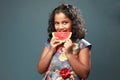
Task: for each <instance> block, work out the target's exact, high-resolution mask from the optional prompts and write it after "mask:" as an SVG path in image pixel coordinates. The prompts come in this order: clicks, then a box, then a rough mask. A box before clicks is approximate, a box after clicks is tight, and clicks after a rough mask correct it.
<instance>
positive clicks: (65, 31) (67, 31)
mask: <svg viewBox="0 0 120 80" xmlns="http://www.w3.org/2000/svg"><path fill="white" fill-rule="evenodd" d="M58 32H68V31H67V30H59V31H58Z"/></svg>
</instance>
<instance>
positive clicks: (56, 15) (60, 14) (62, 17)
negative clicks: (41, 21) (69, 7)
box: [54, 12, 70, 20]
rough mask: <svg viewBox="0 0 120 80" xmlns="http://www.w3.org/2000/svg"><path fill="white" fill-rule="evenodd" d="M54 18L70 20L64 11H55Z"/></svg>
mask: <svg viewBox="0 0 120 80" xmlns="http://www.w3.org/2000/svg"><path fill="white" fill-rule="evenodd" d="M54 19H55V20H63V19H64V20H70V19H69V17H67V16H66V15H65V14H64V13H62V12H60V13H56V14H55V16H54Z"/></svg>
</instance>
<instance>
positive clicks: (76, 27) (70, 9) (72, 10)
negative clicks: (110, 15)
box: [48, 4, 86, 42]
mask: <svg viewBox="0 0 120 80" xmlns="http://www.w3.org/2000/svg"><path fill="white" fill-rule="evenodd" d="M60 12H62V13H64V14H65V15H66V16H67V17H68V18H69V19H70V20H71V21H72V31H71V32H72V36H71V40H72V41H73V42H74V41H76V40H77V39H82V38H84V37H85V34H86V28H85V26H84V22H83V19H82V18H81V16H80V11H79V10H78V9H77V8H76V7H75V6H73V5H71V4H60V5H59V6H58V7H56V8H55V9H54V10H53V11H52V13H51V15H50V17H49V22H48V25H49V26H48V36H49V38H48V42H50V40H51V38H52V32H55V31H56V30H55V26H54V16H55V14H56V13H60Z"/></svg>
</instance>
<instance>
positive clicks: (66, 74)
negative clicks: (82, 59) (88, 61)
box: [60, 68, 71, 79]
mask: <svg viewBox="0 0 120 80" xmlns="http://www.w3.org/2000/svg"><path fill="white" fill-rule="evenodd" d="M60 75H61V76H62V78H64V79H66V78H68V77H70V76H71V73H70V69H69V68H63V69H62V70H61V71H60Z"/></svg>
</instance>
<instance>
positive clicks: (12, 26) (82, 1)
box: [0, 0, 120, 80]
mask: <svg viewBox="0 0 120 80" xmlns="http://www.w3.org/2000/svg"><path fill="white" fill-rule="evenodd" d="M60 3H70V4H73V5H75V6H76V7H78V8H79V9H80V11H81V14H82V18H83V19H84V21H85V25H86V28H87V30H88V33H87V35H86V39H87V40H88V41H89V42H90V43H92V45H93V46H92V50H91V57H92V59H91V60H92V62H91V72H90V75H89V78H88V80H120V77H119V75H120V62H119V61H120V58H119V56H120V42H119V41H120V36H119V34H120V0H0V80H41V74H39V73H38V72H37V63H38V60H39V58H40V55H41V52H42V49H43V46H44V43H45V42H46V40H47V37H48V34H47V26H48V17H49V14H50V12H51V11H52V10H53V9H54V8H55V7H56V6H57V5H58V4H60Z"/></svg>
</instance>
